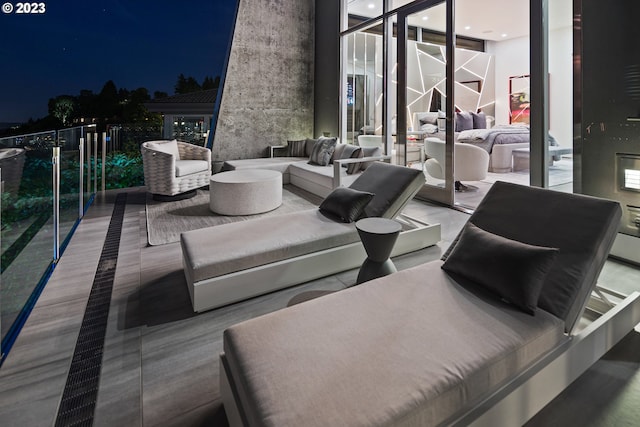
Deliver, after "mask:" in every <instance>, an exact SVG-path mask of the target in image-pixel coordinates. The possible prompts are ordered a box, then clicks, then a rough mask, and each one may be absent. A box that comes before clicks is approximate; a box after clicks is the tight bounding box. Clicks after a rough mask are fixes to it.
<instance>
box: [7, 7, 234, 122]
mask: <svg viewBox="0 0 640 427" xmlns="http://www.w3.org/2000/svg"><path fill="white" fill-rule="evenodd" d="M236 1H237V0H183V1H175V0H174V1H167V0H153V1H152V0H121V1H119V0H82V1H78V0H50V1H45V2H44V4H45V12H44V13H43V14H17V13H16V10H17V7H18V6H17V2H15V1H10V2H9V3H11V5H12V6H13V9H14V10H13V12H12V13H10V14H7V13H4V11H5V8H6V7H7V5H6V2H5V1H4V0H0V3H2V10H3V12H0V70H1V71H0V123H1V122H23V121H26V120H28V119H29V118H33V119H37V118H41V117H44V116H46V115H47V102H48V100H49V98H53V97H55V96H57V95H63V94H66V95H74V96H75V95H78V94H79V92H80V90H81V89H89V90H91V91H93V92H94V93H99V92H100V90H101V89H102V86H103V85H104V83H105V82H107V81H108V80H113V81H114V83H115V84H116V87H117V88H118V89H120V88H126V89H128V90H134V89H137V88H139V87H145V88H147V89H148V90H149V94H150V95H151V96H153V93H154V91H163V92H167V93H168V94H169V95H172V94H173V93H174V90H173V87H174V85H175V83H176V80H177V77H178V75H179V74H180V73H183V74H184V75H185V76H187V77H188V76H192V77H194V78H195V79H196V80H197V81H198V82H199V83H202V80H203V79H204V77H205V76H211V77H215V76H217V75H220V74H221V69H222V64H223V61H224V56H225V54H226V51H227V46H228V42H229V37H230V28H231V25H232V20H233V14H234V13H235V7H236Z"/></svg>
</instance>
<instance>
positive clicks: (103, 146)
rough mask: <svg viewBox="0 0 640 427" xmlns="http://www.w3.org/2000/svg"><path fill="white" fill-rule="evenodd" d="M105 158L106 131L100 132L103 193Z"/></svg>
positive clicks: (103, 186)
mask: <svg viewBox="0 0 640 427" xmlns="http://www.w3.org/2000/svg"><path fill="white" fill-rule="evenodd" d="M106 160H107V133H106V132H102V171H101V172H102V186H101V189H102V192H103V193H104V190H105V188H106V186H105V182H104V170H105V163H106Z"/></svg>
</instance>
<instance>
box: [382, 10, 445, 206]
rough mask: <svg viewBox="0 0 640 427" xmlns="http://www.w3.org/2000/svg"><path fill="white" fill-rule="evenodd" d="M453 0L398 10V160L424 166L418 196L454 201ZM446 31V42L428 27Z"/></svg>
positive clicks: (396, 147) (396, 155)
mask: <svg viewBox="0 0 640 427" xmlns="http://www.w3.org/2000/svg"><path fill="white" fill-rule="evenodd" d="M452 3H453V0H451V1H441V0H440V1H438V0H435V1H424V2H416V3H415V4H414V5H413V6H410V7H408V8H405V9H402V10H401V11H400V12H399V13H398V15H397V67H396V73H395V74H394V75H393V76H392V79H393V81H397V88H398V89H397V114H396V132H395V135H394V138H395V140H394V146H393V148H394V159H395V161H396V163H398V164H401V165H405V166H409V167H413V168H420V169H422V170H423V172H424V174H425V181H426V185H425V186H424V188H423V189H422V190H421V191H420V193H419V196H420V197H423V198H427V199H430V200H435V201H438V202H440V203H444V204H447V205H453V202H454V200H453V196H454V179H453V176H454V174H453V173H454V171H453V156H454V151H453V137H454V134H453V128H452V125H453V123H454V121H453V119H452V118H453V115H454V104H453V102H452V99H454V98H453V90H454V89H453V75H454V71H453V70H454V68H453V67H454V62H455V60H454V58H453V55H451V53H452V52H454V51H455V43H454V37H453V33H452V25H451V23H452V22H453V4H452ZM434 31H438V32H441V31H444V34H443V41H444V44H442V43H438V44H436V43H431V42H425V41H423V32H424V33H425V34H426V33H427V32H428V33H429V34H433V32H434Z"/></svg>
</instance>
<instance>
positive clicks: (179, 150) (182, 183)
mask: <svg viewBox="0 0 640 427" xmlns="http://www.w3.org/2000/svg"><path fill="white" fill-rule="evenodd" d="M140 150H141V151H142V164H143V167H144V183H145V185H146V186H147V190H148V191H149V192H150V193H151V194H153V198H154V199H156V200H163V201H166V200H181V199H185V198H188V197H192V196H194V195H195V190H196V189H197V188H200V187H203V186H205V185H207V184H209V177H210V176H211V151H210V150H209V149H208V148H204V147H199V146H197V145H193V144H189V143H187V142H181V141H176V140H175V139H174V140H171V141H147V142H144V143H143V144H142V146H141V148H140Z"/></svg>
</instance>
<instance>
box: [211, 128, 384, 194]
mask: <svg viewBox="0 0 640 427" xmlns="http://www.w3.org/2000/svg"><path fill="white" fill-rule="evenodd" d="M320 139H323V138H320ZM316 141H317V140H314V139H307V140H304V141H299V142H304V143H303V144H301V145H303V146H304V149H302V148H301V150H300V152H299V153H292V151H291V147H288V146H286V145H283V146H272V147H269V154H270V156H269V157H265V158H256V159H241V160H228V161H226V162H224V164H223V167H222V170H223V171H230V170H236V169H269V170H276V171H278V172H281V173H282V183H283V184H289V183H291V184H293V185H295V186H296V187H299V188H302V189H303V190H306V191H309V192H311V193H313V194H315V195H317V196H320V197H327V195H328V194H329V193H330V192H331V191H332V190H333V189H334V188H337V187H340V186H345V187H348V186H349V185H351V184H352V183H353V182H354V181H355V180H356V178H358V176H359V175H360V174H361V173H362V172H363V171H364V170H365V169H366V167H367V166H368V165H369V164H371V162H374V161H386V162H389V161H390V160H391V156H385V155H382V150H380V149H379V148H376V147H372V148H362V150H361V151H360V152H359V153H357V154H359V155H361V156H360V157H354V158H350V157H349V158H341V155H342V154H343V152H344V150H345V148H347V147H353V146H352V145H350V144H340V143H337V144H336V148H335V150H334V151H333V154H332V155H331V159H330V163H329V164H328V165H326V166H321V165H318V164H312V163H309V156H310V155H311V151H312V149H313V146H314V144H315V143H316ZM277 150H286V154H288V155H287V156H285V157H274V153H275V152H276V151H277ZM369 153H370V154H369ZM292 154H299V155H292ZM365 154H367V155H365ZM356 164H359V165H364V167H362V166H361V167H358V168H356V167H352V168H353V169H357V170H356V171H354V173H349V172H350V170H349V168H348V166H349V165H356Z"/></svg>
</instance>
